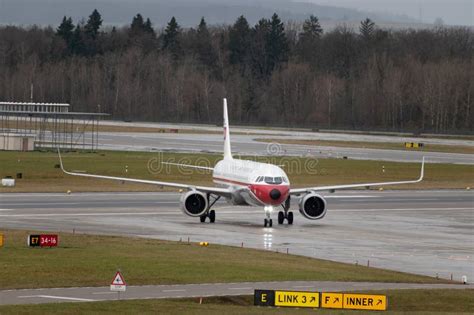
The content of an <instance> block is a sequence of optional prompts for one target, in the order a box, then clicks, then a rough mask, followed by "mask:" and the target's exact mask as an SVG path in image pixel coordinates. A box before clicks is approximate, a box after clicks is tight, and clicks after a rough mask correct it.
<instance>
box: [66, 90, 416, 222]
mask: <svg viewBox="0 0 474 315" xmlns="http://www.w3.org/2000/svg"><path fill="white" fill-rule="evenodd" d="M58 155H59V161H60V166H61V169H62V171H63V172H64V173H66V174H69V175H75V176H83V177H92V178H101V179H112V180H119V181H123V182H133V183H142V184H151V185H159V186H168V187H174V188H180V189H183V190H186V192H184V193H183V194H182V196H181V209H182V211H183V212H184V213H185V214H187V215H188V216H191V217H199V218H200V220H201V222H205V221H206V218H209V221H210V222H211V223H214V222H215V219H216V213H215V211H214V210H212V209H211V208H212V207H213V206H214V204H215V203H216V202H217V200H219V199H220V198H221V197H224V198H225V199H226V200H227V201H228V202H229V203H231V204H233V205H246V206H258V207H263V209H264V211H265V220H264V226H265V227H267V226H269V227H271V226H272V225H273V221H272V219H271V214H272V212H274V210H275V208H278V207H280V206H281V207H282V211H279V212H278V224H283V223H284V221H285V220H286V221H287V222H288V224H293V212H291V211H289V210H290V197H291V196H296V197H297V198H298V199H299V202H298V206H299V212H300V213H301V214H302V215H303V216H304V217H305V218H307V219H310V220H319V219H322V218H323V217H324V216H325V215H326V211H327V204H326V200H325V199H324V198H323V197H322V196H320V195H319V194H318V192H320V191H330V192H334V191H336V190H340V189H350V188H360V187H366V188H368V187H371V186H387V185H400V184H412V183H418V182H421V181H422V179H423V174H424V164H425V159H424V158H423V161H422V164H421V174H420V177H419V178H418V179H416V180H406V181H397V182H380V183H365V184H349V185H333V186H320V187H308V188H296V189H292V188H290V181H289V180H288V176H287V175H286V173H285V171H283V169H281V168H280V167H278V166H276V165H273V164H267V163H260V162H254V161H247V160H239V159H234V158H233V157H232V153H231V146H230V133H229V120H228V115H227V100H226V99H224V158H223V159H222V160H221V161H219V162H218V163H217V164H216V165H215V167H214V168H210V167H202V166H194V165H185V164H176V163H168V164H173V165H177V166H184V167H191V168H196V169H205V170H209V171H212V172H213V182H214V183H215V184H216V187H207V186H195V185H188V184H181V183H172V182H163V181H156V180H143V179H132V178H124V177H112V176H102V175H93V174H87V173H75V172H68V171H66V170H65V169H64V167H63V163H62V159H61V154H60V152H59V149H58Z"/></svg>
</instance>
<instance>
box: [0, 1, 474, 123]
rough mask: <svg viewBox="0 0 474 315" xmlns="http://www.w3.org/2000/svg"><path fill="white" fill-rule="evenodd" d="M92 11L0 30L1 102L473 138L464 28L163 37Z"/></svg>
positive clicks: (198, 32)
mask: <svg viewBox="0 0 474 315" xmlns="http://www.w3.org/2000/svg"><path fill="white" fill-rule="evenodd" d="M102 23H103V21H102V17H101V15H100V13H99V12H98V11H97V10H94V12H92V14H91V15H90V16H89V18H88V19H87V21H80V22H78V23H76V24H74V22H73V21H72V19H71V18H68V17H64V19H63V20H62V23H61V24H60V25H59V26H58V27H57V29H52V28H38V27H30V28H20V27H14V26H8V27H3V28H0V73H2V75H1V76H0V99H6V100H17V101H18V100H27V99H28V98H29V92H30V91H29V89H30V83H31V82H32V83H34V85H35V100H36V101H48V102H52V101H57V102H70V103H71V104H72V105H73V108H74V110H78V111H96V110H97V106H98V105H99V104H100V108H101V110H102V111H105V112H108V113H111V114H112V115H113V117H114V118H116V119H127V120H128V119H134V120H154V121H172V122H203V123H221V99H222V97H224V96H227V97H228V98H229V102H230V111H231V116H232V120H233V122H234V123H240V124H265V125H284V126H306V127H313V128H351V129H374V128H375V129H385V130H411V131H434V132H464V131H472V130H473V122H474V114H473V110H472V95H473V93H474V83H473V81H474V67H473V56H474V32H473V31H472V30H471V29H468V28H442V27H438V28H435V29H424V30H400V31H393V30H384V29H380V28H378V27H377V26H376V25H375V24H374V22H373V21H371V20H369V19H366V20H364V21H362V22H361V24H360V28H359V30H358V32H357V31H355V30H353V29H352V28H350V27H347V26H344V25H342V26H339V27H337V28H335V29H333V30H330V31H328V32H324V30H323V29H322V27H321V25H320V23H319V21H318V18H317V17H315V16H310V17H309V18H308V19H307V20H306V21H304V23H301V24H296V23H286V24H284V23H283V22H282V21H281V20H280V18H279V17H278V15H276V14H274V15H273V16H272V17H271V18H269V19H266V18H263V19H261V20H260V21H259V22H258V23H257V24H256V25H254V26H251V25H249V24H248V22H247V20H246V18H245V17H243V16H241V17H239V18H238V19H237V20H236V21H235V23H234V24H233V25H230V26H227V25H224V26H212V27H209V26H208V25H207V24H206V21H205V19H204V18H202V19H201V21H200V23H199V24H198V25H197V27H196V28H190V29H183V28H181V27H180V26H179V24H178V21H176V19H175V18H172V19H171V20H170V21H169V23H168V25H167V27H166V28H165V29H163V30H156V29H154V27H153V25H152V22H151V21H150V20H149V19H145V18H143V16H142V15H140V14H137V15H136V16H134V17H133V19H132V22H131V24H130V25H129V26H126V27H122V28H115V27H113V28H104V27H103V25H102Z"/></svg>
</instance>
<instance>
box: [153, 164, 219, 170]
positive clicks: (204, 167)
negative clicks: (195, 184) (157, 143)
mask: <svg viewBox="0 0 474 315" xmlns="http://www.w3.org/2000/svg"><path fill="white" fill-rule="evenodd" d="M161 164H165V165H173V166H179V167H189V168H195V169H198V170H205V171H213V170H214V169H213V168H212V167H206V166H199V165H189V164H181V163H171V162H161Z"/></svg>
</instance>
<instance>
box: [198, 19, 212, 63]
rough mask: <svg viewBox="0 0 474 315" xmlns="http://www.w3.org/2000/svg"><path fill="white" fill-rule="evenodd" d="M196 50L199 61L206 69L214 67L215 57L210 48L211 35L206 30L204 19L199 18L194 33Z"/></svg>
mask: <svg viewBox="0 0 474 315" xmlns="http://www.w3.org/2000/svg"><path fill="white" fill-rule="evenodd" d="M196 40H197V43H196V49H197V54H198V58H199V61H201V63H202V64H203V65H206V66H208V67H214V66H215V65H216V62H217V55H216V52H215V51H214V47H213V46H212V40H211V34H210V33H209V29H208V28H207V24H206V21H205V20H204V17H203V18H201V22H200V23H199V26H198V29H197V32H196Z"/></svg>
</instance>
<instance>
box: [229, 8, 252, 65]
mask: <svg viewBox="0 0 474 315" xmlns="http://www.w3.org/2000/svg"><path fill="white" fill-rule="evenodd" d="M250 40H251V37H250V27H249V23H248V22H247V19H246V18H245V17H244V16H243V15H241V16H240V17H239V18H237V21H236V22H235V23H234V25H233V26H232V28H231V29H230V32H229V44H228V48H229V51H230V63H231V64H243V63H245V62H246V61H247V56H248V54H249V48H250Z"/></svg>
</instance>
